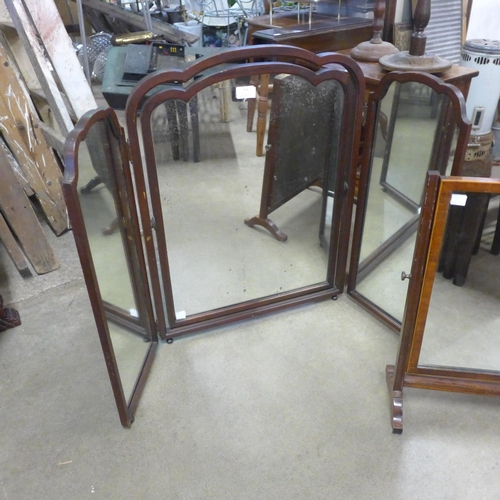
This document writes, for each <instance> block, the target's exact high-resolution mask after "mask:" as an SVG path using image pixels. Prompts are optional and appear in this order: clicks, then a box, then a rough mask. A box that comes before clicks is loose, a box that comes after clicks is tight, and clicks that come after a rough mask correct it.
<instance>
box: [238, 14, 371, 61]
mask: <svg viewBox="0 0 500 500" xmlns="http://www.w3.org/2000/svg"><path fill="white" fill-rule="evenodd" d="M273 24H274V26H275V27H273V26H271V25H270V24H269V16H259V17H253V18H249V19H248V30H249V36H248V43H249V44H250V45H256V44H262V43H278V44H284V45H293V46H295V47H301V48H303V49H307V50H310V51H311V52H325V51H328V50H340V49H347V48H351V47H353V46H355V45H356V44H358V43H360V42H363V41H366V40H369V39H370V38H371V35H372V24H373V22H372V21H371V20H366V19H359V18H349V19H345V18H344V19H342V20H341V21H340V22H338V21H337V18H336V17H335V16H329V15H326V14H314V15H313V21H312V22H311V24H309V21H308V19H307V17H305V16H301V22H300V23H297V13H296V12H291V13H289V12H285V13H278V14H275V15H274V16H273ZM276 26H277V27H276Z"/></svg>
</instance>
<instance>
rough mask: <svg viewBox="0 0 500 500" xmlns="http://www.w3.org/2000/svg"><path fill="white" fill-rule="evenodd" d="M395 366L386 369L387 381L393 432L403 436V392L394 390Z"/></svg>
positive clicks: (388, 366)
mask: <svg viewBox="0 0 500 500" xmlns="http://www.w3.org/2000/svg"><path fill="white" fill-rule="evenodd" d="M394 372H395V368H394V365H387V366H386V367H385V379H386V381H387V387H388V389H389V396H390V398H391V401H390V405H391V426H392V432H394V433H395V434H401V433H402V432H403V391H395V390H394Z"/></svg>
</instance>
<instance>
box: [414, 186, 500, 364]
mask: <svg viewBox="0 0 500 500" xmlns="http://www.w3.org/2000/svg"><path fill="white" fill-rule="evenodd" d="M488 200H489V201H488ZM451 202H452V205H450V207H449V212H448V221H447V228H448V233H447V237H452V236H454V237H455V238H457V237H458V238H461V239H462V241H463V238H464V236H466V235H474V236H475V233H477V232H478V239H477V240H476V241H474V246H475V248H473V249H472V255H471V254H468V255H467V256H468V257H469V258H470V264H469V268H468V270H467V271H466V273H465V274H466V275H465V281H464V283H463V285H461V286H457V285H456V284H454V282H456V280H453V279H446V278H445V277H444V275H443V272H442V271H443V268H444V267H446V266H444V264H445V263H444V262H443V258H444V257H445V256H444V255H443V253H444V252H442V255H441V268H440V269H439V270H438V272H437V273H436V276H435V279H434V283H433V288H432V295H431V301H430V306H429V312H428V316H427V322H426V325H425V333H424V338H423V343H422V350H421V353H420V358H419V365H439V366H449V367H460V368H469V369H480V370H497V371H498V370H500V338H499V335H498V332H500V314H499V311H500V255H499V253H500V223H498V220H499V204H500V203H499V202H500V197H499V196H498V195H492V196H491V198H490V195H489V194H477V193H456V195H455V196H453V197H452V200H451ZM457 203H458V204H457ZM462 203H465V205H462ZM484 206H486V207H487V208H486V210H484V209H483V207H484ZM478 207H479V210H478ZM471 209H472V210H473V211H475V212H476V214H475V215H476V216H475V217H472V219H469V218H465V217H464V215H465V213H466V211H470V210H471ZM457 215H458V217H459V219H460V223H461V227H458V228H457V230H456V231H455V230H454V229H453V226H454V224H453V222H452V220H451V219H452V217H456V216H457ZM483 215H485V219H484V225H483V219H482V216H483ZM467 219H468V220H467ZM481 226H482V229H481ZM450 230H452V231H451V232H450ZM495 235H496V240H495ZM456 241H458V240H456ZM443 248H444V247H443ZM492 252H493V253H492ZM463 257H464V255H463V252H459V253H458V254H455V255H453V254H451V255H449V256H446V258H451V259H453V265H454V266H455V267H457V266H459V265H460V260H459V259H460V258H463ZM444 274H446V273H444Z"/></svg>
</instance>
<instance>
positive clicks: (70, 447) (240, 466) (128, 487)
mask: <svg viewBox="0 0 500 500" xmlns="http://www.w3.org/2000/svg"><path fill="white" fill-rule="evenodd" d="M56 245H57V246H56V251H57V252H58V255H63V254H64V255H68V256H72V258H73V261H72V262H73V263H72V264H71V265H70V267H71V269H72V272H73V273H74V274H75V276H73V277H71V278H70V277H69V273H68V274H67V276H68V279H66V280H61V281H62V282H60V283H59V282H57V281H58V279H59V278H56V275H57V273H51V275H48V276H47V277H46V278H39V277H37V278H34V280H33V283H35V282H36V280H39V279H45V280H48V281H53V283H54V285H55V286H47V289H45V290H44V291H41V292H40V293H36V294H34V295H32V296H26V298H23V297H20V298H23V300H20V301H19V302H16V303H14V304H13V305H14V306H15V307H17V308H18V310H19V312H20V313H21V317H22V320H23V324H22V326H20V327H18V328H15V329H12V330H8V331H6V332H4V333H2V334H0V362H1V367H2V371H1V383H0V390H1V395H0V398H1V402H2V404H1V406H0V422H1V429H2V431H1V436H2V437H1V440H0V492H1V496H0V498H5V499H9V500H10V499H31V498H33V499H35V498H36V499H67V498H75V499H84V498H103V499H138V498H158V499H166V498H168V499H191V498H192V499H204V498H217V499H226V498H227V499H230V498H238V499H240V498H241V499H247V498H248V499H254V498H265V499H274V498H286V499H303V498H318V499H319V498H321V499H323V498H324V499H331V498H342V499H343V498H349V499H351V498H352V499H374V498H377V499H379V498H380V499H401V498H404V499H419V500H420V499H454V500H455V499H477V498H482V499H489V498H491V499H496V498H498V491H500V475H499V474H498V467H499V458H498V457H499V453H498V450H499V449H500V435H499V433H498V425H499V423H500V417H499V415H500V412H499V404H500V399H498V398H493V397H478V396H466V395H460V394H446V393H438V392H430V391H419V390H411V389H409V390H406V392H405V431H404V433H403V435H400V436H399V435H393V434H392V433H391V429H390V424H389V410H388V404H389V398H388V393H387V389H386V386H385V379H384V368H385V365H386V364H387V363H392V362H393V360H394V358H395V353H396V349H397V344H398V338H397V336H396V335H395V334H394V333H392V332H391V331H389V330H387V329H386V328H385V327H384V326H383V325H381V324H380V323H379V322H378V321H376V320H375V319H374V318H372V317H371V316H369V315H368V314H366V313H365V312H363V311H362V310H360V308H359V307H358V306H357V305H356V304H354V303H353V302H352V301H351V300H350V299H349V298H348V297H346V296H343V297H341V298H340V299H339V300H338V301H337V302H332V301H326V302H322V303H319V304H315V305H309V306H305V307H301V308H298V309H294V310H291V311H288V312H283V313H279V314H277V315H273V316H268V317H264V318H260V319H256V320H252V321H246V322H243V323H240V324H236V325H232V326H228V327H225V328H219V329H215V330H212V331H210V332H208V333H204V334H199V335H196V336H192V337H188V338H183V339H180V340H176V341H175V342H174V343H173V344H172V345H166V344H162V345H160V347H159V352H158V356H157V359H156V360H155V364H154V366H153V369H152V373H151V375H150V379H149V381H148V385H147V387H146V390H145V392H144V394H143V397H142V400H141V403H140V405H139V408H138V412H137V418H136V421H135V423H134V424H133V426H132V428H131V429H130V430H124V429H122V428H121V426H120V423H119V420H118V415H117V413H116V409H115V405H114V400H113V396H112V393H111V387H110V384H109V381H108V377H107V372H106V370H105V365H104V362H103V357H102V353H101V350H100V345H99V341H98V337H97V333H96V329H95V326H94V322H93V318H92V314H91V310H90V305H89V301H88V298H87V293H86V290H85V287H84V284H83V281H82V279H81V278H80V277H79V276H78V274H79V273H78V269H77V266H76V264H75V262H76V257H75V255H74V249H73V242H72V236H71V234H68V235H65V236H63V237H61V238H59V239H58V240H57V241H56ZM2 262H3V263H4V264H5V263H6V260H5V259H2ZM7 264H9V266H8V267H9V270H8V272H10V263H8V262H7ZM50 276H51V277H50ZM49 277H50V278H49ZM10 281H11V283H12V281H13V279H11V280H10ZM46 284H47V285H48V283H46ZM33 286H35V285H33ZM35 288H36V287H35ZM1 293H2V294H4V295H5V294H6V287H5V286H4V285H3V283H2V288H1Z"/></svg>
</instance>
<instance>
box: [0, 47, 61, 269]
mask: <svg viewBox="0 0 500 500" xmlns="http://www.w3.org/2000/svg"><path fill="white" fill-rule="evenodd" d="M0 81H1V82H2V90H3V91H2V93H1V95H0V179H1V181H0V239H1V240H2V241H3V243H4V245H5V246H6V248H7V251H8V252H9V254H10V256H11V258H12V260H13V261H14V263H15V265H16V267H17V268H18V270H19V271H20V272H21V273H29V266H28V263H27V261H26V258H27V259H28V260H29V262H30V263H31V265H32V266H33V269H34V270H35V271H36V272H37V273H38V274H43V273H47V272H50V271H53V270H55V269H57V268H58V267H59V263H58V261H57V259H56V257H55V255H54V253H53V251H52V249H51V247H50V245H49V243H48V242H47V239H46V237H45V234H44V232H43V229H42V227H41V225H40V222H39V221H38V217H37V215H36V212H35V210H34V208H33V205H32V203H31V201H30V199H29V197H30V198H32V199H33V200H34V201H35V200H36V203H37V205H39V207H40V208H41V210H42V212H43V214H44V215H45V217H46V220H47V222H48V224H49V225H50V227H51V228H52V230H53V231H54V232H55V234H57V235H59V234H61V233H62V232H64V231H65V230H66V229H67V228H68V221H67V214H66V205H65V203H64V198H63V196H62V192H61V187H60V179H61V177H62V172H61V167H60V164H59V162H58V160H57V158H56V156H55V154H54V152H53V151H52V149H51V148H50V147H49V145H48V144H47V141H46V140H45V137H44V136H43V134H42V133H41V131H40V128H39V118H38V115H37V113H36V110H35V108H34V106H33V103H32V101H31V99H30V97H29V94H28V92H27V90H26V88H25V87H24V85H23V83H22V81H21V80H20V79H19V78H18V75H17V72H16V71H15V69H14V66H13V61H12V60H11V59H10V58H9V57H8V55H7V50H6V48H5V47H4V46H3V44H0ZM21 249H22V250H23V251H24V254H23V252H22V251H21Z"/></svg>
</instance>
